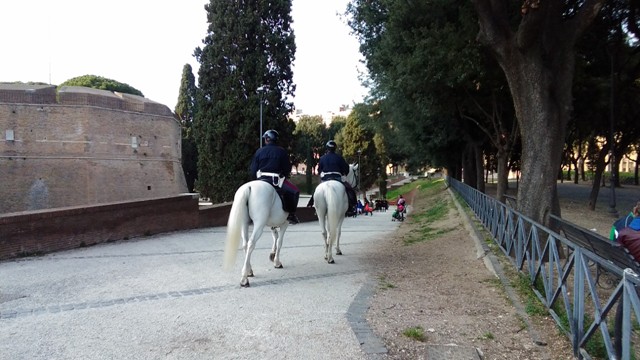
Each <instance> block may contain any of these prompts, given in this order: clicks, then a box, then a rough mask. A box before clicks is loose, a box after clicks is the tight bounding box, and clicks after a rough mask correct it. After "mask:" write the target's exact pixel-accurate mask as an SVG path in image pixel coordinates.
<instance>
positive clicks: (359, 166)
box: [358, 149, 363, 191]
mask: <svg viewBox="0 0 640 360" xmlns="http://www.w3.org/2000/svg"><path fill="white" fill-rule="evenodd" d="M361 154H362V149H358V187H359V188H360V178H361V177H362V163H361V162H360V155H361ZM360 191H363V190H362V188H360Z"/></svg>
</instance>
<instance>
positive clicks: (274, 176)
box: [249, 130, 300, 224]
mask: <svg viewBox="0 0 640 360" xmlns="http://www.w3.org/2000/svg"><path fill="white" fill-rule="evenodd" d="M262 138H263V139H264V143H265V146H263V147H261V148H260V149H258V150H257V151H256V153H255V154H254V155H253V159H252V160H251V167H250V170H249V172H250V177H251V178H252V179H259V180H264V181H267V182H269V183H271V185H273V186H274V187H276V190H277V191H278V194H280V196H281V197H282V203H283V208H284V211H286V212H288V213H289V217H288V218H287V220H289V223H290V224H297V223H299V222H300V221H299V220H298V217H297V216H296V209H297V207H298V199H299V198H300V190H298V188H297V187H296V186H295V185H294V184H293V183H291V182H290V181H289V180H287V179H286V178H287V177H288V176H289V175H290V173H291V161H290V160H289V154H288V153H287V150H285V149H284V148H283V147H281V146H278V144H277V143H278V132H277V131H275V130H267V131H266V132H265V133H264V135H262Z"/></svg>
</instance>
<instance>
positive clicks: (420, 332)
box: [402, 326, 426, 341]
mask: <svg viewBox="0 0 640 360" xmlns="http://www.w3.org/2000/svg"><path fill="white" fill-rule="evenodd" d="M402 334H403V335H404V336H406V337H409V338H412V339H414V340H417V341H425V340H426V336H425V334H424V329H423V328H422V326H415V327H411V328H408V329H405V330H404V331H403V332H402Z"/></svg>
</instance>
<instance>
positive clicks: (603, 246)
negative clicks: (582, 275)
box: [549, 215, 640, 285]
mask: <svg viewBox="0 0 640 360" xmlns="http://www.w3.org/2000/svg"><path fill="white" fill-rule="evenodd" d="M549 221H550V224H549V225H550V227H551V228H558V229H559V231H561V232H562V233H563V234H564V236H565V237H566V238H567V240H569V241H571V242H573V243H574V244H576V245H578V246H580V247H581V248H583V249H586V250H589V251H591V252H592V253H594V254H596V255H598V256H599V257H601V258H603V259H605V260H608V261H610V262H611V263H613V264H614V265H617V266H618V267H620V268H621V269H623V270H624V269H626V268H630V269H631V270H633V271H634V272H635V273H636V274H639V275H640V263H639V262H638V261H637V260H636V259H635V258H634V257H633V255H631V253H630V252H629V250H627V248H625V247H624V246H622V245H621V244H619V243H617V242H613V241H611V240H609V239H607V238H605V237H604V236H602V235H600V234H598V233H595V232H593V231H590V230H587V229H585V228H583V227H580V226H578V225H575V224H572V223H570V222H568V221H566V220H564V219H562V218H560V217H558V216H555V215H549ZM600 272H601V270H600V267H599V266H598V267H597V268H596V283H598V285H601V284H600V283H599V282H598V280H599V277H600Z"/></svg>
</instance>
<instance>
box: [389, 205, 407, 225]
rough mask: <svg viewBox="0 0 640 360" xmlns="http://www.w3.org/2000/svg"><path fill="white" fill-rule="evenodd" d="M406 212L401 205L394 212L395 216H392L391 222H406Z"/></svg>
mask: <svg viewBox="0 0 640 360" xmlns="http://www.w3.org/2000/svg"><path fill="white" fill-rule="evenodd" d="M405 212H406V209H405V208H404V205H402V204H399V205H398V207H397V208H396V210H395V211H394V212H393V214H391V221H396V220H398V221H404V213H405Z"/></svg>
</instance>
